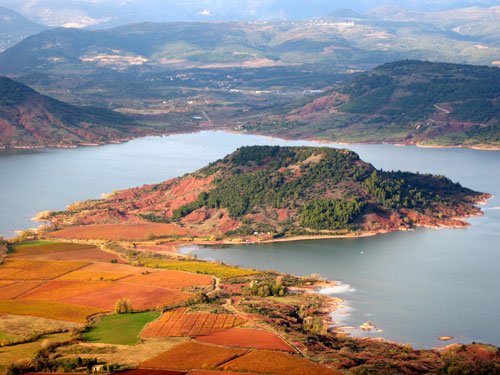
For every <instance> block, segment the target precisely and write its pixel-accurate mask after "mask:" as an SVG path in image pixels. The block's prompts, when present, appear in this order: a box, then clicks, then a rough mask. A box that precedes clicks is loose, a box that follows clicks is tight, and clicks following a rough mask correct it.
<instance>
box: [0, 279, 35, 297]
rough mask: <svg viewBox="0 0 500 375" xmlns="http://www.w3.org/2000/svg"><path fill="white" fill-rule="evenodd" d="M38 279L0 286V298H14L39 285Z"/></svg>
mask: <svg viewBox="0 0 500 375" xmlns="http://www.w3.org/2000/svg"><path fill="white" fill-rule="evenodd" d="M40 284H41V282H40V281H25V282H20V283H16V284H11V285H7V286H4V287H2V288H0V300H2V299H14V298H16V297H18V296H20V295H21V294H24V293H26V292H29V291H30V290H31V289H34V288H36V287H37V286H38V285H40Z"/></svg>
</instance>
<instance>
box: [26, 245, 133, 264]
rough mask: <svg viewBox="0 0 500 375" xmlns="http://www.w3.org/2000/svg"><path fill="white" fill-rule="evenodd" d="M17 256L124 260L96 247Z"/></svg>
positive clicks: (47, 258)
mask: <svg viewBox="0 0 500 375" xmlns="http://www.w3.org/2000/svg"><path fill="white" fill-rule="evenodd" d="M17 258H20V259H39V260H89V261H93V262H110V261H111V260H116V261H118V262H120V263H124V262H125V261H124V260H123V259H121V258H120V257H119V256H117V255H115V254H111V253H108V252H106V251H104V250H100V249H97V248H91V249H85V250H72V251H61V252H57V253H45V254H37V255H23V256H18V257H17Z"/></svg>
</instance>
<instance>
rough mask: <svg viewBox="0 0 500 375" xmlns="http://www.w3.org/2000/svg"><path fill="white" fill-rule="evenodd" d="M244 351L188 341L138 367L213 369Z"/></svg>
mask: <svg viewBox="0 0 500 375" xmlns="http://www.w3.org/2000/svg"><path fill="white" fill-rule="evenodd" d="M244 353H245V350H244V349H231V348H224V347H220V346H212V345H206V344H201V343H197V342H193V341H188V342H186V343H184V344H181V345H178V346H176V347H175V348H172V349H170V350H168V351H166V352H164V353H162V354H160V355H158V356H156V357H154V358H152V359H150V360H147V361H145V362H143V363H141V364H139V366H138V367H143V368H153V369H165V370H181V371H182V370H191V369H213V368H216V367H217V366H218V365H219V364H222V363H224V362H226V361H228V360H230V359H231V358H235V357H237V356H240V355H243V354H244Z"/></svg>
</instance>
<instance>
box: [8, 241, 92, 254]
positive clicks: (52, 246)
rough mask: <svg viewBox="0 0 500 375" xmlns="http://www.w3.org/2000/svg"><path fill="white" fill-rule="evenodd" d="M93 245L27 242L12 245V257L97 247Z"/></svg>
mask: <svg viewBox="0 0 500 375" xmlns="http://www.w3.org/2000/svg"><path fill="white" fill-rule="evenodd" d="M95 248H96V247H95V246H93V245H85V244H83V245H82V244H77V243H61V242H59V243H57V242H48V243H46V242H38V243H33V244H31V245H29V246H26V245H25V244H20V245H15V246H12V247H11V249H12V250H13V253H12V254H9V256H10V257H18V256H26V255H40V254H50V253H58V252H65V251H74V250H85V249H95Z"/></svg>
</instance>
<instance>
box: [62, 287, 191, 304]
mask: <svg viewBox="0 0 500 375" xmlns="http://www.w3.org/2000/svg"><path fill="white" fill-rule="evenodd" d="M192 295H193V294H192V293H184V292H179V291H174V290H167V289H161V288H155V287H151V286H147V285H127V284H121V283H114V285H111V286H108V287H107V288H103V289H99V290H96V291H93V292H90V293H85V294H81V295H79V296H75V297H71V298H67V299H64V300H63V302H66V303H72V304H76V305H84V306H92V307H97V308H101V309H105V310H113V309H114V306H115V303H116V301H117V300H119V299H123V298H126V299H129V300H130V302H131V303H132V307H133V308H134V310H146V309H154V308H156V307H161V306H165V305H172V304H175V303H179V302H183V301H185V300H187V299H189V298H190V297H191V296H192Z"/></svg>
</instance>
